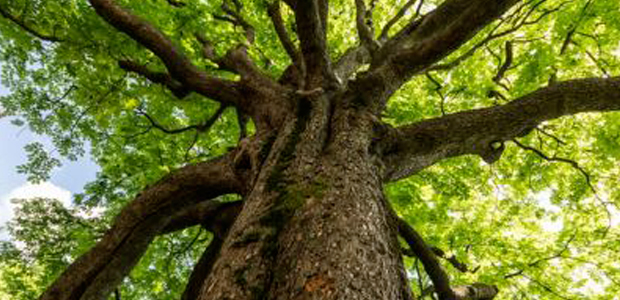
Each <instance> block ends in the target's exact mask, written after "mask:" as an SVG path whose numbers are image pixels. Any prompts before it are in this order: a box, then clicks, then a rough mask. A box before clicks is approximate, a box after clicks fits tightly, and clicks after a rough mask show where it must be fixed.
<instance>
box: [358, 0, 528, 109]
mask: <svg viewBox="0 0 620 300" xmlns="http://www.w3.org/2000/svg"><path fill="white" fill-rule="evenodd" d="M517 2H519V0H448V1H445V2H444V3H443V4H442V5H440V6H439V7H438V8H437V9H435V10H434V11H432V12H431V13H429V14H427V15H426V16H424V17H423V18H421V19H417V20H412V22H411V23H410V24H408V25H407V26H405V28H403V29H402V30H401V31H400V32H399V33H397V34H396V35H395V36H394V37H392V38H391V39H390V40H388V41H387V42H386V43H385V45H384V46H383V47H382V48H381V50H379V51H377V53H376V55H374V56H373V61H372V63H371V67H370V70H369V72H368V73H367V74H366V76H365V78H363V79H362V82H360V85H361V86H372V87H373V88H372V89H373V90H372V91H366V93H367V94H373V95H376V96H375V98H376V100H374V101H375V102H380V103H378V105H376V109H379V110H380V109H382V108H383V105H382V104H383V102H385V101H386V100H387V98H388V97H389V96H390V95H392V93H394V92H395V91H396V90H397V89H398V88H400V86H402V85H403V84H404V83H405V82H407V81H408V80H409V78H410V77H411V76H413V75H415V74H417V73H420V72H422V71H424V70H425V69H426V68H428V67H429V66H431V65H433V64H434V63H436V62H438V61H440V60H441V59H443V58H444V57H446V56H447V55H449V54H450V53H452V52H453V51H454V50H456V49H458V48H459V47H460V46H461V45H463V44H464V43H466V42H467V41H469V40H470V39H471V38H472V37H473V36H474V35H475V34H476V33H477V32H478V31H480V30H481V29H482V28H484V27H485V26H487V25H488V24H490V23H491V22H493V21H494V20H496V19H497V18H498V17H499V16H501V15H502V14H503V13H504V12H505V11H507V10H508V9H509V8H510V7H512V6H513V5H514V4H516V3H517Z"/></svg>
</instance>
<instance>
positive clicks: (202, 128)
mask: <svg viewBox="0 0 620 300" xmlns="http://www.w3.org/2000/svg"><path fill="white" fill-rule="evenodd" d="M226 108H227V106H226V105H220V108H218V109H217V111H216V112H215V114H213V116H211V117H210V118H209V119H208V120H207V121H205V122H204V123H202V124H198V125H191V126H187V127H183V128H178V129H167V128H165V127H164V126H162V125H160V124H159V123H157V121H155V119H153V117H151V116H150V115H149V114H147V113H146V112H144V111H138V113H139V114H141V115H143V116H144V117H145V118H146V119H147V120H148V121H149V123H151V126H153V127H155V128H157V129H159V130H160V131H161V132H164V133H167V134H179V133H183V132H186V131H188V130H196V131H197V132H205V131H207V130H209V129H210V128H211V127H212V126H213V124H215V122H216V121H217V120H218V119H219V118H220V117H221V116H222V114H223V113H224V110H226Z"/></svg>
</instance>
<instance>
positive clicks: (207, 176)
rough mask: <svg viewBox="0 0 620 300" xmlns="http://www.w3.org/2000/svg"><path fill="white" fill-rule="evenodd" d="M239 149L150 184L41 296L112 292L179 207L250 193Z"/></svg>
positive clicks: (58, 299)
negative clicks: (238, 167)
mask: <svg viewBox="0 0 620 300" xmlns="http://www.w3.org/2000/svg"><path fill="white" fill-rule="evenodd" d="M235 155H236V153H235V152H234V151H233V152H231V153H229V154H227V155H226V156H223V157H220V158H217V159H213V160H211V161H208V162H204V163H199V164H196V165H191V166H186V167H184V168H182V169H179V170H178V171H176V172H173V173H171V174H170V175H168V176H166V177H165V178H163V179H162V180H160V181H159V182H157V183H156V184H154V185H153V186H151V187H149V188H147V189H145V190H144V191H143V192H142V193H140V194H139V195H138V196H137V197H136V198H135V199H134V200H133V201H132V202H131V203H130V204H128V205H127V206H126V207H125V208H124V209H123V210H122V211H121V212H120V214H119V215H118V216H117V217H116V219H115V221H114V224H113V225H112V227H111V228H110V230H108V231H107V232H106V234H105V235H104V236H103V238H102V239H101V240H100V241H99V242H97V244H96V245H95V246H94V247H93V248H91V249H90V250H89V251H88V252H86V253H85V254H84V255H82V256H81V257H80V258H78V259H77V260H76V261H74V262H73V263H72V264H71V265H70V266H69V267H68V268H67V269H66V270H65V272H64V273H63V274H61V275H60V276H59V277H58V278H57V279H56V281H55V282H54V283H53V284H52V285H51V286H49V287H48V289H47V290H46V291H45V292H44V293H43V295H42V296H41V297H40V300H68V299H80V298H81V297H85V299H91V298H89V297H95V298H96V297H104V296H106V295H108V294H110V293H111V292H112V291H113V289H114V288H115V287H116V286H117V285H118V284H119V283H120V282H121V281H122V279H123V277H124V276H125V275H126V274H127V273H128V272H129V271H130V270H131V268H133V266H134V265H135V264H136V263H137V261H138V259H139V257H140V256H141V255H142V254H143V253H144V251H146V248H147V247H148V245H149V243H150V242H151V241H152V239H153V238H154V237H155V236H156V235H157V234H159V233H160V232H161V231H162V230H163V229H164V228H165V227H166V225H167V224H168V222H170V220H171V219H172V217H173V212H175V211H180V210H182V209H184V208H186V207H189V206H192V205H194V204H196V203H199V202H201V201H203V200H204V199H212V198H214V197H217V196H219V195H223V194H229V193H244V190H245V187H244V180H243V179H242V178H240V177H239V175H238V174H236V171H235V169H234V162H233V161H234V156H235ZM96 299H100V298H96Z"/></svg>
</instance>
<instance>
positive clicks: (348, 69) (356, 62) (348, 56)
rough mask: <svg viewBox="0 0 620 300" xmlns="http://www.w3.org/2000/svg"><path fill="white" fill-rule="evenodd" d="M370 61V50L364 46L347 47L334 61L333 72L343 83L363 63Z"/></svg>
mask: <svg viewBox="0 0 620 300" xmlns="http://www.w3.org/2000/svg"><path fill="white" fill-rule="evenodd" d="M369 63H370V52H369V51H368V49H366V47H363V46H358V47H353V48H349V49H348V50H347V51H346V52H345V53H344V54H343V55H342V56H341V57H340V59H339V60H338V62H336V65H335V66H334V73H335V75H336V77H337V78H338V81H340V83H341V84H342V85H344V84H345V83H346V82H347V81H348V80H349V79H351V77H352V75H353V74H355V72H357V70H359V69H360V68H361V67H362V66H363V65H365V64H369Z"/></svg>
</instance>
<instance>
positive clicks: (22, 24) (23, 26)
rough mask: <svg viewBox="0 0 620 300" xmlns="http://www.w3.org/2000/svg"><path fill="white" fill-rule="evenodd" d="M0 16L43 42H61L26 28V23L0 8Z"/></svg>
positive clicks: (51, 36)
mask: <svg viewBox="0 0 620 300" xmlns="http://www.w3.org/2000/svg"><path fill="white" fill-rule="evenodd" d="M0 16H2V17H4V18H5V19H7V20H9V21H11V22H13V23H14V24H15V25H17V26H19V27H20V28H21V29H23V30H24V31H26V32H28V33H30V34H31V35H33V36H35V37H37V38H39V39H41V40H44V41H48V42H62V39H60V38H58V37H56V36H54V35H48V34H44V33H41V32H39V31H37V30H36V29H34V28H32V27H30V26H28V24H26V22H24V21H23V20H21V19H19V18H17V17H15V16H13V15H12V14H10V13H9V11H8V10H7V9H6V8H4V7H2V6H0Z"/></svg>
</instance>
